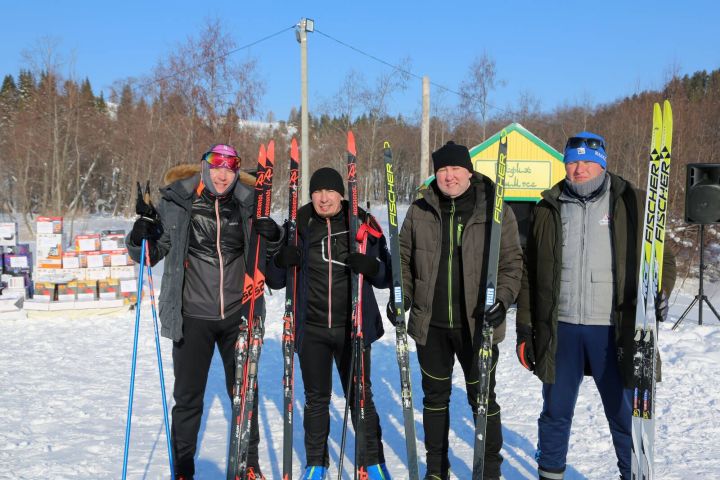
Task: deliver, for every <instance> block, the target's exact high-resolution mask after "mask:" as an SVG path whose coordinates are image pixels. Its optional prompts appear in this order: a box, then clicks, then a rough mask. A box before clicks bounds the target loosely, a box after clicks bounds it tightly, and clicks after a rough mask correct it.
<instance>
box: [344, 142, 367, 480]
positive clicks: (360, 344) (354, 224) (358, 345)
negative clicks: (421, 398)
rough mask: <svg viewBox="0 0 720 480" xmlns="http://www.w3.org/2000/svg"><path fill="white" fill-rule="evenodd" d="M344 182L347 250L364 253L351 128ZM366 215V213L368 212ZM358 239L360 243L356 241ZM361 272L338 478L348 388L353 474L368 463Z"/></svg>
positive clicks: (354, 285) (354, 295)
mask: <svg viewBox="0 0 720 480" xmlns="http://www.w3.org/2000/svg"><path fill="white" fill-rule="evenodd" d="M347 183H348V194H349V196H350V208H349V209H348V210H349V212H348V236H349V242H348V250H349V253H357V252H360V253H365V249H366V247H367V235H363V236H362V238H360V237H359V234H360V228H359V221H360V220H359V210H360V207H359V205H358V185H357V150H356V148H355V136H354V135H353V133H352V132H348V135H347ZM368 215H369V213H368ZM358 243H360V245H358ZM362 286H363V276H362V274H359V275H358V274H355V273H352V272H351V273H350V302H351V307H350V308H351V310H350V311H351V324H352V328H353V333H352V353H351V356H350V371H349V372H348V379H347V385H346V388H345V392H346V395H345V413H344V416H343V430H342V438H341V441H340V459H339V462H338V480H340V479H341V478H342V472H343V467H342V465H343V459H344V457H345V437H346V433H347V418H348V410H349V407H350V402H349V398H350V397H351V395H350V392H351V388H352V389H353V390H352V392H353V395H352V396H353V398H354V402H355V415H356V420H355V469H354V475H353V477H354V478H356V479H357V478H358V475H359V476H360V478H361V479H362V478H365V477H366V475H367V473H366V471H365V468H366V467H367V465H366V462H365V458H364V455H363V453H364V448H363V445H364V443H365V370H364V366H365V361H364V360H365V337H364V335H363V329H362V327H363V325H362V322H363V318H362Z"/></svg>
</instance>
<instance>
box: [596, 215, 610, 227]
mask: <svg viewBox="0 0 720 480" xmlns="http://www.w3.org/2000/svg"><path fill="white" fill-rule="evenodd" d="M610 220H612V217H611V216H610V214H609V213H606V214H605V215H603V218H601V219H600V221H599V222H598V223H599V224H600V225H602V226H604V227H607V226H608V225H610Z"/></svg>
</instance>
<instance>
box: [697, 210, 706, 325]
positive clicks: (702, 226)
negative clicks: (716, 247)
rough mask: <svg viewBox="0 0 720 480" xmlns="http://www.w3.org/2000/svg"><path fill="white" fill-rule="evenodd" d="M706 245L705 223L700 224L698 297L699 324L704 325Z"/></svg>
mask: <svg viewBox="0 0 720 480" xmlns="http://www.w3.org/2000/svg"><path fill="white" fill-rule="evenodd" d="M704 246H705V224H703V223H701V224H700V292H699V293H698V297H700V300H699V301H698V307H699V308H698V325H702V324H703V323H702V304H703V299H704V298H705V291H704V290H703V270H705V258H704V255H703V250H704V248H703V247H704Z"/></svg>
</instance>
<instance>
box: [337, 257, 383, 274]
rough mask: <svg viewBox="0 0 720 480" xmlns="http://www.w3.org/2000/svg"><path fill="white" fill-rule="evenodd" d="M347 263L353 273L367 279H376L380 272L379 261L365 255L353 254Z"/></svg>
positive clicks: (347, 259)
mask: <svg viewBox="0 0 720 480" xmlns="http://www.w3.org/2000/svg"><path fill="white" fill-rule="evenodd" d="M345 263H346V264H347V265H348V266H349V267H350V269H351V270H352V271H353V272H355V273H358V274H363V275H364V276H366V277H374V276H375V275H377V273H378V271H379V270H380V265H379V264H378V261H377V259H376V258H375V257H371V256H370V255H365V254H364V253H351V254H350V255H348V256H347V258H346V259H345Z"/></svg>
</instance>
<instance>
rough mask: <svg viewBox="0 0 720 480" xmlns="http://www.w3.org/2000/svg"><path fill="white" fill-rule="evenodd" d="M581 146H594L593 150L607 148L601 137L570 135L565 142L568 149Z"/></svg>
mask: <svg viewBox="0 0 720 480" xmlns="http://www.w3.org/2000/svg"><path fill="white" fill-rule="evenodd" d="M580 147H587V148H592V149H593V150H600V149H602V150H605V143H603V141H602V140H601V139H599V138H588V137H570V138H568V141H567V143H566V144H565V148H566V149H568V148H580Z"/></svg>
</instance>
